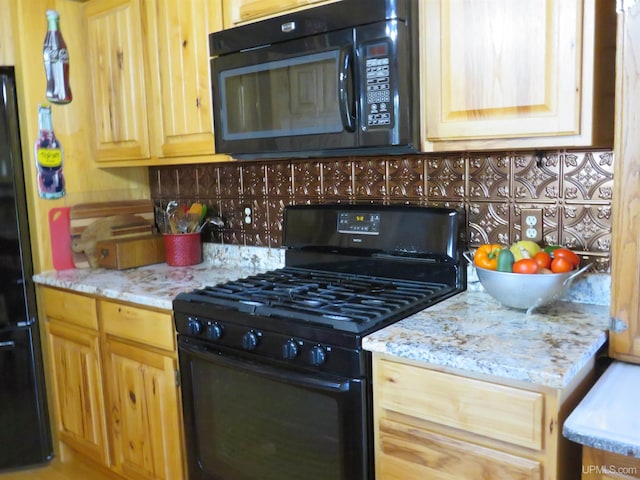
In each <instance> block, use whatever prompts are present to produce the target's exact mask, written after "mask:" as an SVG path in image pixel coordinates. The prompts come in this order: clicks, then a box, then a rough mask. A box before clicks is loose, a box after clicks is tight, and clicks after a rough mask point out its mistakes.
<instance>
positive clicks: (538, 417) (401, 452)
mask: <svg viewBox="0 0 640 480" xmlns="http://www.w3.org/2000/svg"><path fill="white" fill-rule="evenodd" d="M592 372H593V362H590V364H589V365H587V366H586V367H585V368H584V369H583V370H582V371H581V372H579V374H578V375H577V377H576V380H575V381H574V382H573V383H572V384H571V385H570V386H568V387H567V388H566V389H562V390H554V389H550V388H545V387H536V386H534V385H532V386H531V387H530V388H529V387H528V385H521V384H516V383H515V382H514V383H509V382H505V381H501V380H500V379H493V378H490V379H485V378H470V377H467V376H464V375H458V374H457V373H455V372H448V371H441V370H440V369H437V367H434V368H428V366H426V365H425V364H420V363H417V362H411V361H408V360H407V361H404V360H400V359H398V358H396V357H389V356H386V355H382V354H378V353H374V354H373V392H374V432H375V462H376V480H426V479H442V480H452V479H456V480H466V479H468V480H477V479H478V478H491V479H492V480H502V479H504V480H525V479H526V480H534V479H535V480H542V479H544V480H553V479H573V480H575V479H576V478H578V477H579V472H580V448H579V446H578V445H575V444H572V443H571V442H569V441H568V440H566V439H564V437H562V428H561V427H562V423H563V422H564V419H565V418H566V416H567V414H568V413H569V412H570V410H571V409H572V408H573V407H574V406H575V404H576V403H577V401H578V400H579V398H581V396H582V395H583V394H584V392H586V389H587V388H588V387H589V386H590V385H592V384H593V380H594V378H593V375H592Z"/></svg>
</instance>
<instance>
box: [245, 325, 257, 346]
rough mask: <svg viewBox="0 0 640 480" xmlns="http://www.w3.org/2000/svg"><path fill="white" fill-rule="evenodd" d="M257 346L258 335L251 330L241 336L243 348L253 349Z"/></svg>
mask: <svg viewBox="0 0 640 480" xmlns="http://www.w3.org/2000/svg"><path fill="white" fill-rule="evenodd" d="M257 347H258V335H257V334H256V332H254V331H253V330H251V331H250V332H247V333H245V334H244V335H243V336H242V348H244V349H245V350H255V349H256V348H257Z"/></svg>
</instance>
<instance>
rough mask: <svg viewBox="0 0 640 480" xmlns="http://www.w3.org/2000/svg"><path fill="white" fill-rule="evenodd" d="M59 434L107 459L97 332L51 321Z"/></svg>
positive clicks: (76, 446) (81, 449)
mask: <svg viewBox="0 0 640 480" xmlns="http://www.w3.org/2000/svg"><path fill="white" fill-rule="evenodd" d="M47 333H48V341H49V349H50V358H51V364H52V369H53V384H54V385H53V390H54V392H55V403H56V410H57V426H58V432H59V433H58V435H59V437H60V439H61V440H62V441H64V442H65V443H67V444H68V445H69V446H70V447H72V448H74V449H75V450H77V451H79V452H80V453H82V454H84V455H86V456H87V457H90V458H92V459H94V460H96V461H98V462H100V463H101V464H103V465H107V464H108V463H109V462H108V458H109V457H108V450H107V436H106V422H105V410H104V403H103V398H104V397H103V390H102V372H101V369H100V350H99V342H98V333H97V332H92V331H90V330H86V329H84V328H80V327H75V326H72V325H67V324H65V323H63V322H58V321H55V320H49V321H48V322H47Z"/></svg>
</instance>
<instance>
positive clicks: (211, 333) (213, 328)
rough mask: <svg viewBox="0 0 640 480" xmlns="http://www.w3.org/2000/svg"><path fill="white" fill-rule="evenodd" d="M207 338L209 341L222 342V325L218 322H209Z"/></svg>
mask: <svg viewBox="0 0 640 480" xmlns="http://www.w3.org/2000/svg"><path fill="white" fill-rule="evenodd" d="M207 338H209V340H220V339H221V338H222V325H220V324H219V323H218V322H208V323H207Z"/></svg>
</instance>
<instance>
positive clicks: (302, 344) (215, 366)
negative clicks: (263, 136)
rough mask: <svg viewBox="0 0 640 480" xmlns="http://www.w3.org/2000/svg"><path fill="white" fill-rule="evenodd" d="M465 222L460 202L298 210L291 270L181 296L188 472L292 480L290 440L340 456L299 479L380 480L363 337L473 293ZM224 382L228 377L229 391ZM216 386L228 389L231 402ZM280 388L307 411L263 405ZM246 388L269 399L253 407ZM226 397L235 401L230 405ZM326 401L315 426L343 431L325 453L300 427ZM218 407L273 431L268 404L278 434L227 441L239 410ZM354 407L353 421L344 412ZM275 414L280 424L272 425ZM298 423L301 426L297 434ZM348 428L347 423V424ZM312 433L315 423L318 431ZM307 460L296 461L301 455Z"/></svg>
mask: <svg viewBox="0 0 640 480" xmlns="http://www.w3.org/2000/svg"><path fill="white" fill-rule="evenodd" d="M465 225H466V219H465V216H464V213H463V212H462V211H460V210H457V209H450V208H437V207H413V206H405V205H403V206H388V205H385V206H382V205H301V206H290V207H287V208H285V211H284V219H283V241H282V244H283V246H284V248H286V252H285V267H284V268H281V269H276V270H272V271H269V272H266V273H262V274H258V275H253V276H250V277H246V278H242V279H239V280H234V281H230V282H226V283H222V284H218V285H211V286H208V287H206V288H202V289H198V290H195V291H192V292H189V293H184V294H180V295H178V296H177V297H176V299H175V300H174V302H173V306H174V315H175V322H176V328H177V331H178V340H179V355H180V364H181V375H182V382H183V404H184V411H185V430H186V432H187V444H188V451H187V454H188V456H189V457H190V459H189V468H190V477H191V478H203V479H204V478H206V479H216V480H254V479H256V480H257V479H260V480H264V479H267V478H270V477H269V476H268V475H267V474H266V472H267V471H274V472H277V473H280V474H282V475H285V474H287V469H286V468H285V466H284V464H287V465H289V467H287V468H291V458H292V457H291V452H290V451H289V448H290V447H289V446H288V444H289V440H285V437H287V438H288V437H293V438H296V439H297V441H296V442H294V443H300V444H304V443H305V442H306V443H309V445H313V448H315V449H320V450H322V451H324V450H327V451H330V450H331V449H336V452H335V453H334V454H332V455H329V456H328V457H327V458H323V459H321V460H318V459H315V460H314V461H313V462H309V461H306V460H301V461H300V465H297V464H296V467H297V468H299V469H300V470H299V474H300V475H301V476H299V477H295V478H310V479H314V478H318V479H320V478H322V479H324V478H327V479H331V480H339V479H342V478H344V479H345V480H346V479H349V480H356V479H358V480H359V479H370V478H372V476H373V467H372V446H371V424H370V418H371V415H370V408H371V392H370V387H371V378H370V375H371V372H370V356H369V355H368V352H365V351H364V350H363V349H362V337H363V336H365V335H368V334H370V333H372V332H374V331H376V330H378V329H380V328H383V327H385V326H387V325H390V324H392V323H394V322H396V321H398V320H401V319H402V318H405V317H407V316H409V315H411V314H413V313H416V312H418V311H420V310H423V309H425V308H427V307H429V306H430V305H433V304H435V303H437V302H439V301H441V300H443V299H445V298H448V297H450V296H452V295H455V294H456V293H459V292H461V291H463V290H464V289H465V288H466V264H465V261H464V260H463V257H462V252H463V251H464V250H465V249H466V227H465ZM220 378H227V381H226V382H225V384H224V385H221V384H220ZM236 383H237V384H236ZM205 384H206V385H205ZM211 384H214V385H216V391H215V392H214V391H212V390H211V387H210V385H211ZM230 385H233V387H231V386H230ZM331 385H333V386H334V387H335V386H336V385H339V386H340V387H339V388H337V389H331V388H329V386H331ZM219 390H222V391H225V392H226V394H225V399H222V398H220V396H219V394H218V391H219ZM276 391H277V392H280V393H279V394H278V396H277V397H276V398H273V399H272V400H273V401H277V402H280V403H282V402H284V403H286V404H287V405H289V406H290V407H291V408H292V409H293V411H294V412H295V411H297V409H300V408H302V405H301V404H298V403H297V402H299V401H300V400H299V399H298V400H296V402H295V406H291V405H292V404H293V403H294V400H293V399H294V398H298V397H301V398H305V399H306V400H305V401H306V405H305V406H304V408H302V410H301V411H300V412H299V413H300V414H299V417H298V416H296V414H295V413H291V412H289V413H287V414H284V413H283V412H277V411H271V410H269V409H270V408H271V407H266V406H265V405H266V404H265V403H264V402H263V401H262V400H264V399H266V398H267V397H269V395H271V394H273V392H276ZM240 392H245V393H247V392H251V395H252V396H257V398H259V399H260V400H261V401H260V402H258V403H253V401H251V400H249V399H248V398H246V397H242V395H240ZM238 395H240V396H238ZM229 396H231V397H232V398H234V399H235V401H234V403H233V405H230V404H227V403H226V402H227V400H226V399H228V397H229ZM323 398H325V399H326V398H330V399H332V400H331V402H332V403H336V405H338V407H339V408H337V409H334V410H335V411H333V413H331V414H330V415H329V414H328V412H327V415H328V417H327V418H323V420H322V422H321V424H322V427H319V426H317V425H316V426H315V429H316V430H317V429H318V428H324V426H326V425H335V426H336V431H335V432H333V433H332V434H331V435H329V434H326V435H325V436H324V437H323V438H324V440H323V441H321V442H320V443H321V444H320V445H316V444H315V443H314V442H312V441H311V440H310V438H308V435H310V434H309V433H306V434H305V433H301V432H302V431H303V430H301V429H300V428H299V426H300V425H304V424H305V422H306V421H308V420H306V419H308V418H309V414H312V415H320V416H321V417H322V414H321V413H319V412H318V411H316V410H317V409H321V407H320V405H321V404H322V401H321V399H323ZM316 401H317V402H318V406H317V407H315V408H314V409H313V412H309V411H308V409H309V408H310V406H311V405H313V404H314V403H315V402H316ZM217 405H226V406H227V408H231V409H232V410H233V409H237V417H235V418H236V422H237V423H238V424H243V422H244V421H243V420H241V419H242V418H245V419H246V418H247V416H249V417H252V416H253V415H257V417H255V418H253V417H252V418H253V421H254V422H257V423H258V424H261V423H263V422H264V421H265V420H264V418H263V417H262V415H260V414H257V413H256V409H258V408H260V409H261V408H268V410H269V414H268V415H267V416H268V418H269V419H270V420H269V422H270V429H269V430H268V431H267V430H265V429H264V428H258V429H257V430H258V431H253V430H251V429H250V430H251V431H252V433H251V434H250V436H251V437H252V440H250V441H246V442H243V441H241V439H235V440H234V438H233V436H231V438H229V435H227V436H226V438H221V437H220V435H221V433H220V430H221V429H224V430H225V431H228V429H230V428H232V425H227V424H226V419H227V418H229V415H230V414H228V413H227V414H225V415H224V416H222V415H221V414H218V415H217V416H216V415H214V414H210V413H203V412H204V411H205V410H208V411H215V408H214V407H215V406H217ZM240 405H243V406H242V407H239V406H240ZM347 411H348V412H350V413H349V417H350V420H346V419H345V418H342V417H343V416H345V415H346V413H345V412H347ZM249 412H251V413H249ZM354 415H355V417H354ZM231 417H233V415H231ZM278 417H280V418H281V422H280V423H278V424H277V425H275V424H273V425H271V422H272V421H274V419H276V418H278ZM285 417H286V418H287V421H284V418H285ZM290 417H293V418H297V422H296V424H295V425H296V426H295V427H294V426H292V424H290V421H291V418H290ZM341 418H342V420H340V419H341ZM353 418H355V419H358V420H357V421H355V423H354V420H353ZM345 422H346V423H345ZM214 425H218V427H217V428H214V427H213V426H214ZM220 425H225V427H224V428H223V427H221V426H220ZM283 425H290V426H289V427H285V426H283ZM345 425H351V427H349V428H347V429H346V430H345ZM338 426H339V427H340V428H338ZM205 427H207V428H212V429H213V431H211V432H209V433H208V432H206V431H205ZM312 427H313V426H312V425H308V426H307V428H308V429H309V432H311V431H313V428H312ZM340 432H341V433H340ZM254 437H255V438H254ZM204 438H208V439H210V440H211V442H212V443H209V442H203V439H204ZM235 442H237V444H236V443H235ZM212 444H215V445H217V447H215V448H214V447H212V446H211V445H212ZM229 445H235V446H234V448H233V449H229V448H230V447H229ZM291 448H292V447H291ZM225 452H226V453H225ZM234 452H236V453H237V452H242V454H243V455H249V456H253V457H254V458H256V459H257V460H256V461H255V462H254V463H253V464H252V465H254V467H252V468H247V466H246V465H245V463H244V462H242V461H241V460H240V457H237V458H236V457H235V455H236V453H234ZM299 453H300V452H298V455H297V456H295V455H294V457H293V458H300V459H304V456H300V455H299ZM285 457H286V458H288V460H286V461H285ZM330 457H331V458H330ZM347 460H348V461H347ZM329 465H334V466H333V467H331V468H330V467H329ZM336 465H338V467H336ZM354 465H355V467H354ZM335 468H338V470H335V471H334V470H332V469H335ZM245 470H246V471H245ZM289 477H290V478H293V477H291V476H290V475H289ZM273 478H278V477H277V476H276V475H275V474H274V477H273ZM279 478H282V477H279Z"/></svg>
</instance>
